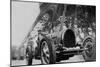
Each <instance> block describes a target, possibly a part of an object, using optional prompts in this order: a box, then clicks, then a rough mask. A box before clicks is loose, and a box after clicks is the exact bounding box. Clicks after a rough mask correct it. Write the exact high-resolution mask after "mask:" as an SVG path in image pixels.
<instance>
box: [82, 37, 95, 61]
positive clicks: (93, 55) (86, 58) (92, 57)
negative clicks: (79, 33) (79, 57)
mask: <svg viewBox="0 0 100 67" xmlns="http://www.w3.org/2000/svg"><path fill="white" fill-rule="evenodd" d="M89 39H90V40H91V41H92V43H93V49H92V55H91V57H89V56H87V54H86V52H85V51H84V52H83V57H84V60H85V61H86V62H89V61H96V43H95V40H94V38H92V37H87V38H86V39H85V40H84V42H83V46H84V47H85V45H86V42H88V40H89Z"/></svg>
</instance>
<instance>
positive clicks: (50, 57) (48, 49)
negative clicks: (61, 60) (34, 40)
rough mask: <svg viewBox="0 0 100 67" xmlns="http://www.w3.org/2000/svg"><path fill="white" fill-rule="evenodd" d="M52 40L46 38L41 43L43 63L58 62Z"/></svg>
mask: <svg viewBox="0 0 100 67" xmlns="http://www.w3.org/2000/svg"><path fill="white" fill-rule="evenodd" d="M52 45H53V44H51V43H50V41H48V40H45V41H43V42H42V44H41V63H42V64H54V63H55V62H56V54H55V50H54V48H53V46H52Z"/></svg>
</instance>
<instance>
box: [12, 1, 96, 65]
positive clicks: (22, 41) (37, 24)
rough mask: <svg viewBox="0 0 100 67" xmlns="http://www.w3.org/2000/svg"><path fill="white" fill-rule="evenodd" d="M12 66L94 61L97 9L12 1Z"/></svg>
mask: <svg viewBox="0 0 100 67" xmlns="http://www.w3.org/2000/svg"><path fill="white" fill-rule="evenodd" d="M10 8H11V15H10V16H11V45H10V46H11V52H10V61H11V63H10V64H11V66H34V65H49V64H65V63H66V64H67V63H74V62H94V61H96V6H95V5H81V4H68V3H49V2H36V1H19V0H18V1H17V0H11V6H10Z"/></svg>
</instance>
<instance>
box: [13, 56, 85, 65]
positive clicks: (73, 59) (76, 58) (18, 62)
mask: <svg viewBox="0 0 100 67" xmlns="http://www.w3.org/2000/svg"><path fill="white" fill-rule="evenodd" d="M79 61H81V62H82V61H84V58H83V57H82V55H75V56H74V57H71V58H69V60H64V61H61V62H79ZM34 64H35V65H36V64H41V61H40V60H35V59H33V65H34ZM16 65H26V60H13V61H12V66H16Z"/></svg>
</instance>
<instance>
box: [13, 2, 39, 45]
mask: <svg viewBox="0 0 100 67" xmlns="http://www.w3.org/2000/svg"><path fill="white" fill-rule="evenodd" d="M11 7H12V10H11V11H12V13H11V22H12V24H11V26H12V32H11V33H12V35H11V36H12V45H16V46H19V45H20V44H21V43H22V41H23V40H24V38H25V36H26V35H27V33H28V32H29V30H30V29H31V27H32V24H33V23H34V21H35V20H36V17H37V16H38V15H39V12H40V10H39V4H38V3H36V2H20V1H12V6H11Z"/></svg>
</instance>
